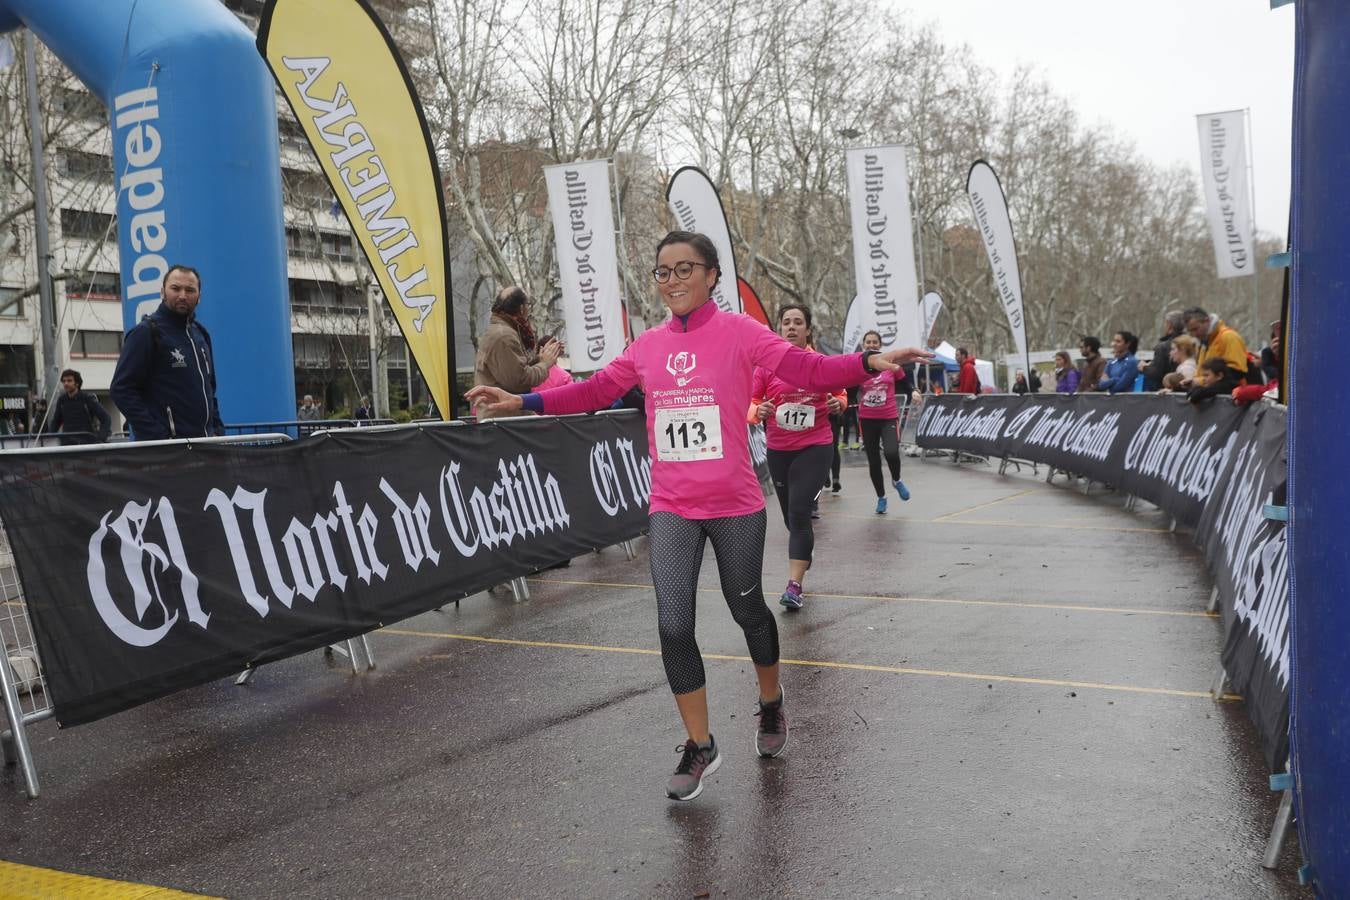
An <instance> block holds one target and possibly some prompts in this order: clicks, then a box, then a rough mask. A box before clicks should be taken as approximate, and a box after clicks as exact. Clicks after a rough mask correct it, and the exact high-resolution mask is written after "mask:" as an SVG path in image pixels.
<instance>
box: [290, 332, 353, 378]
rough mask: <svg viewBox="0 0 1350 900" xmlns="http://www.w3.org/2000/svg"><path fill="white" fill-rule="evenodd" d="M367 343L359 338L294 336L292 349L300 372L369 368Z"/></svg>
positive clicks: (316, 335)
mask: <svg viewBox="0 0 1350 900" xmlns="http://www.w3.org/2000/svg"><path fill="white" fill-rule="evenodd" d="M364 341H365V339H364V338H362V337H361V336H360V335H335V334H293V335H291V350H292V352H293V353H294V354H295V364H296V366H297V367H299V368H301V369H310V370H316V369H317V370H322V369H337V370H340V371H341V370H347V369H349V368H350V369H369V368H370V358H369V357H368V356H367V354H366V345H365V343H364Z"/></svg>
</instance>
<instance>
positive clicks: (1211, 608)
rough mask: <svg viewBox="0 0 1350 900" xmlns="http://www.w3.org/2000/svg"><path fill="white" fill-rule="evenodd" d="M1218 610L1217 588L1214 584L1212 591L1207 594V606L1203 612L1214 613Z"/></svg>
mask: <svg viewBox="0 0 1350 900" xmlns="http://www.w3.org/2000/svg"><path fill="white" fill-rule="evenodd" d="M1218 608H1219V586H1218V585H1217V584H1216V585H1215V586H1214V590H1212V591H1210V592H1209V605H1208V606H1206V607H1205V612H1215V611H1216V610H1217V609H1218Z"/></svg>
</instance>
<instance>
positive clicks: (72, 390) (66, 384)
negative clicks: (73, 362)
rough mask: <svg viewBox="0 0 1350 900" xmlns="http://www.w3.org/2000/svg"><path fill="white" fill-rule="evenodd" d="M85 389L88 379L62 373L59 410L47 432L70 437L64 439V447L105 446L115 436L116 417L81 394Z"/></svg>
mask: <svg viewBox="0 0 1350 900" xmlns="http://www.w3.org/2000/svg"><path fill="white" fill-rule="evenodd" d="M83 387H84V379H83V378H82V377H80V373H79V372H76V371H75V370H74V369H66V370H65V371H64V372H62V373H61V393H59V394H57V395H56V408H55V410H53V412H52V415H51V418H50V419H48V421H47V430H48V431H64V432H66V433H67V435H68V436H65V437H62V438H61V444H62V446H65V445H68V444H94V443H98V444H101V443H103V442H104V441H106V440H107V439H108V435H109V434H111V433H112V417H111V416H109V415H108V411H107V410H106V409H104V408H103V404H102V403H99V402H98V398H97V397H95V396H94V395H93V394H92V393H90V392H89V391H85V390H81V389H82V388H83ZM96 422H97V423H98V424H97V426H96V425H95V424H94V423H96ZM72 432H78V433H72Z"/></svg>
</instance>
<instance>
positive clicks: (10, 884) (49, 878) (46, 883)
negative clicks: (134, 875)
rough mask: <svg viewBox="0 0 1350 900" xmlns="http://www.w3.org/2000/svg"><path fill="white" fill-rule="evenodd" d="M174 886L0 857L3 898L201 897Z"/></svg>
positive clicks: (157, 899)
mask: <svg viewBox="0 0 1350 900" xmlns="http://www.w3.org/2000/svg"><path fill="white" fill-rule="evenodd" d="M201 896H204V895H202V894H187V893H184V892H183V891H175V890H173V889H172V888H162V887H155V886H154V885H151V884H134V883H132V882H130V881H113V880H112V879H110V878H94V877H92V876H89V875H76V874H75V873H73V872H59V871H57V870H56V869H40V868H38V867H37V866H25V865H21V864H19V863H12V862H4V861H3V860H0V900H52V898H58V897H59V898H63V900H64V898H67V897H75V898H89V900H143V898H152V900H167V898H170V897H201Z"/></svg>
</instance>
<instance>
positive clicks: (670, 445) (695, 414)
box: [653, 406, 722, 462]
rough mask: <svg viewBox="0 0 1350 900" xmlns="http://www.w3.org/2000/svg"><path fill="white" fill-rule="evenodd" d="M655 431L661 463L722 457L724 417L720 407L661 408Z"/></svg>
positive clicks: (657, 413) (657, 455) (657, 451)
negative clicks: (720, 412)
mask: <svg viewBox="0 0 1350 900" xmlns="http://www.w3.org/2000/svg"><path fill="white" fill-rule="evenodd" d="M653 430H654V431H655V435H654V437H655V438H656V458H657V459H659V460H662V461H664V462H693V461H695V460H700V459H721V458H722V417H721V415H719V413H718V409H717V407H716V406H691V407H680V408H672V407H667V408H664V409H658V410H657V411H656V427H655V428H654V429H653Z"/></svg>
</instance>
